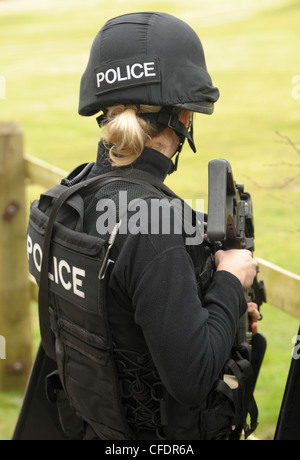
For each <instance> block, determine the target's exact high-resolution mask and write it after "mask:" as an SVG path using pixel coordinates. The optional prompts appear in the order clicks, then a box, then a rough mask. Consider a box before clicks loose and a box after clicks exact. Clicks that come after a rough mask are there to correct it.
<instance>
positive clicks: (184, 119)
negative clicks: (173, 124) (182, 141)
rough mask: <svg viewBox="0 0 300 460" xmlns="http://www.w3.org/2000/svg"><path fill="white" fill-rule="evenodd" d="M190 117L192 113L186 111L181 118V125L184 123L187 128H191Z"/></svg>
mask: <svg viewBox="0 0 300 460" xmlns="http://www.w3.org/2000/svg"><path fill="white" fill-rule="evenodd" d="M190 116H191V111H190V110H185V111H184V112H183V114H182V115H181V117H180V120H179V121H180V123H182V124H183V125H184V126H185V127H186V128H188V127H189V124H190Z"/></svg>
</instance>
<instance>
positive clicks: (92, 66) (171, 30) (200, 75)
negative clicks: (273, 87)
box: [79, 12, 219, 117]
mask: <svg viewBox="0 0 300 460" xmlns="http://www.w3.org/2000/svg"><path fill="white" fill-rule="evenodd" d="M218 98H219V91H218V89H217V88H215V87H214V86H213V84H212V80H211V77H210V75H209V73H208V71H207V67H206V62H205V56H204V51H203V47H202V44H201V42H200V40H199V38H198V36H197V34H196V33H195V32H194V31H193V29H192V28H191V27H190V26H189V25H187V24H186V23H185V22H183V21H182V20H180V19H177V18H175V17H173V16H170V15H168V14H164V13H151V12H146V13H132V14H127V15H124V16H119V17H117V18H114V19H111V20H110V21H108V22H107V23H106V24H105V25H104V27H103V28H102V29H101V30H100V32H99V33H98V35H97V36H96V38H95V40H94V43H93V46H92V49H91V54H90V59H89V63H88V66H87V69H86V71H85V73H84V74H83V76H82V80H81V88H80V103H79V114H80V115H83V116H87V117H89V116H92V115H95V114H96V113H98V112H100V111H101V110H103V109H105V107H110V106H113V105H116V104H124V105H125V104H144V105H153V106H163V107H181V108H183V109H187V110H191V111H193V112H200V113H204V114H211V113H213V110H214V103H215V102H216V101H217V100H218Z"/></svg>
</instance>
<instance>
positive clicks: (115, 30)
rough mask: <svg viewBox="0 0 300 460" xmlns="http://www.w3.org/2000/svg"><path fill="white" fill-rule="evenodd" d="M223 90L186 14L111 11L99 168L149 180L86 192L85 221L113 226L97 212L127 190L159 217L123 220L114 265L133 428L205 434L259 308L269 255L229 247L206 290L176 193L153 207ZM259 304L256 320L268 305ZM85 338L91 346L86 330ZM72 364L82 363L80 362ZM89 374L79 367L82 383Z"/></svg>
mask: <svg viewBox="0 0 300 460" xmlns="http://www.w3.org/2000/svg"><path fill="white" fill-rule="evenodd" d="M218 98H219V92H218V89H217V88H215V87H214V86H213V85H212V81H211V78H210V76H209V74H208V72H207V68H206V63H205V57H204V52H203V48H202V45H201V42H200V41H199V38H198V37H197V35H196V34H195V32H194V31H193V30H192V29H191V28H190V27H189V26H188V25H187V24H186V23H184V22H182V21H181V20H179V19H177V18H175V17H172V16H170V15H167V14H162V13H133V14H129V15H124V16H121V17H117V18H114V19H112V20H110V21H108V22H107V23H106V24H105V25H104V27H103V28H102V29H101V31H100V32H99V34H98V35H97V36H96V38H95V41H94V43H93V46H92V50H91V54H90V59H89V63H88V66H87V69H86V71H85V73H84V75H83V77H82V82H81V91H80V106H79V113H80V114H81V115H83V116H93V115H95V114H98V113H99V112H102V116H101V117H100V118H99V119H98V121H99V123H100V125H101V126H102V127H103V128H104V129H105V136H104V138H103V139H102V140H101V141H100V143H99V151H98V157H97V161H96V163H95V165H94V166H93V168H92V170H91V171H90V173H89V176H88V178H93V177H97V176H100V175H103V174H106V173H109V172H112V171H115V172H118V171H121V172H123V173H124V174H125V175H126V173H128V174H129V173H130V172H131V171H135V172H136V173H138V174H140V177H142V178H143V182H141V183H139V184H129V183H128V182H126V181H123V182H122V178H120V181H119V182H116V181H115V182H114V183H113V184H107V185H106V186H105V187H103V188H102V189H101V190H100V191H99V193H97V194H96V195H95V196H93V197H92V198H91V197H90V198H89V199H88V200H86V202H85V220H84V229H83V230H84V232H85V233H87V234H89V235H93V236H96V237H97V236H99V233H101V232H102V233H103V231H102V230H99V213H97V212H96V211H97V209H98V210H99V209H100V207H99V203H100V202H101V200H111V201H106V203H108V202H109V203H114V204H115V206H116V208H117V215H118V216H120V218H122V215H123V214H122V213H123V212H124V209H120V200H119V199H118V197H119V195H120V193H119V192H120V191H123V192H124V191H126V192H127V197H128V202H129V201H130V202H132V200H137V199H141V198H143V199H144V201H145V202H146V203H147V204H148V205H149V206H148V207H147V217H149V219H148V221H147V220H146V223H143V224H141V225H140V231H139V232H138V231H136V227H135V231H131V230H132V229H130V226H128V228H127V230H128V231H123V232H121V231H119V233H118V230H120V226H119V227H117V230H116V229H115V231H114V237H115V240H114V242H113V244H112V245H111V246H112V247H111V248H110V253H109V262H110V263H109V267H108V266H107V267H106V269H107V270H106V271H105V273H104V274H103V275H104V276H105V277H106V278H107V288H106V305H107V313H106V314H107V320H108V324H109V329H110V333H111V337H112V353H113V356H114V361H115V367H116V373H117V379H118V382H119V385H120V389H121V392H120V394H121V399H120V401H119V405H120V406H122V407H120V414H121V413H122V414H123V415H124V416H125V419H126V423H127V424H128V427H129V430H130V435H128V437H129V438H134V439H177V440H179V439H181V440H184V439H185V440H187V439H200V438H201V430H202V428H201V411H203V409H206V408H207V397H208V395H209V393H210V390H211V388H212V387H213V385H214V383H215V381H216V380H217V378H218V376H219V374H220V372H221V370H222V368H223V366H224V363H225V362H226V360H227V359H228V357H229V355H230V350H231V348H232V346H233V342H234V339H235V335H236V330H237V324H238V321H239V318H240V317H241V316H242V315H243V314H245V312H246V311H247V304H246V301H245V297H244V288H248V287H250V286H251V285H252V282H253V279H254V277H255V274H256V266H257V264H256V262H255V261H254V260H253V258H252V255H251V253H250V252H249V251H246V250H231V251H227V252H224V251H218V252H217V253H216V256H215V266H216V272H215V274H214V276H213V279H211V280H210V282H209V285H208V286H205V287H204V288H203V289H200V290H199V280H198V279H197V273H196V271H195V263H194V260H193V257H192V253H193V250H194V249H192V250H190V248H188V247H187V244H186V238H185V234H184V231H181V232H178V231H174V230H172V229H174V228H177V229H178V226H177V227H176V225H170V226H169V231H168V232H165V231H163V225H162V224H163V222H162V217H161V216H162V215H163V216H165V215H168V216H170V217H169V218H170V221H171V223H172V224H176V223H177V224H178V222H176V221H177V220H178V219H179V217H178V214H176V213H169V214H163V211H170V204H169V202H168V200H166V201H163V202H161V203H160V204H161V206H162V209H161V213H158V214H156V217H153V215H154V214H153V212H152V211H153V209H152V206H153V201H152V200H151V195H152V194H154V196H156V198H157V195H156V193H155V191H154V189H153V184H154V185H156V186H157V184H163V182H164V180H165V178H166V177H167V175H168V174H171V173H172V172H173V171H174V170H175V169H177V160H175V161H174V162H173V159H174V158H175V157H176V154H177V158H178V155H179V153H180V151H181V148H182V146H183V143H184V141H185V140H186V139H187V140H188V142H189V144H190V146H191V148H192V149H193V150H194V151H195V150H196V149H195V145H194V140H193V129H192V128H193V113H194V112H197V113H201V114H212V113H213V109H214V103H215V102H216V101H217V100H218ZM186 180H188V178H186ZM143 184H144V185H143ZM154 188H155V187H154ZM156 189H159V186H158V187H156ZM161 190H163V187H161ZM159 196H160V197H161V195H159ZM102 211H103V209H102ZM128 212H130V211H128ZM132 212H133V211H132V209H131V213H132ZM131 215H132V214H131ZM153 219H156V222H155V228H156V231H152V230H153V224H154V222H153ZM119 220H120V219H119ZM119 220H118V222H119ZM128 220H130V215H129V217H128V215H127V221H128ZM97 222H98V225H97ZM135 223H136V221H135ZM180 225H181V227H182V222H179V227H180ZM198 249H199V257H198V259H199V260H198V261H197V263H198V266H201V269H203V270H204V268H203V267H204V266H205V262H206V256H205V254H206V252H205V251H204V245H202V244H198ZM250 308H251V312H252V316H253V320H254V321H253V322H254V324H255V322H256V320H257V313H256V308H255V306H254V305H251V306H250ZM69 311H70V314H71V310H69ZM84 314H85V313H84V310H83V311H82V315H83V316H84ZM64 321H65V319H64ZM71 329H72V330H73V331H75V332H76V328H75V327H73V328H71V327H70V326H69V327H68V330H69V332H70V330H71ZM90 332H91V331H90ZM82 337H83V335H82ZM76 343H77V345H76V347H77V348H80V341H77V342H76ZM76 347H75V348H76ZM70 356H71V355H70ZM70 363H71V358H70ZM86 367H87V368H86V369H85V372H86V373H88V372H89V369H88V365H87V366H86ZM71 372H74V375H75V374H76V369H75V366H73V367H72V365H71V364H70V365H69V373H71ZM71 377H72V376H70V375H69V378H70V381H69V383H68V381H66V385H65V389H66V391H67V393H68V392H69V394H68V397H69V399H70V400H71V401H72V405H73V407H74V408H75V410H76V407H77V406H78V407H81V416H83V418H84V419H85V421H86V422H87V429H86V435H85V437H86V439H107V438H109V436H110V435H109V434H107V433H109V429H110V427H111V422H110V420H109V416H108V417H107V420H106V421H105V423H104V422H102V424H103V429H102V428H101V425H100V424H99V423H98V424H97V429H96V428H95V426H96V425H95V424H93V420H91V419H92V417H90V416H88V415H87V413H88V407H86V409H84V407H85V405H84V404H85V402H84V401H76V398H75V396H74V395H73V394H72V381H71V380H74V378H73V377H72V378H71ZM82 377H83V374H82V373H81V374H80V372H77V374H76V380H77V383H78V385H80V379H81V378H82ZM67 378H68V376H66V375H64V379H67ZM105 385H110V380H109V377H107V382H105V378H102V380H101V381H99V382H93V385H92V386H93V392H94V393H95V387H96V388H98V390H97V391H99V392H102V396H103V394H105V391H106V390H105V388H106V386H105ZM82 386H83V384H82ZM86 391H89V388H86ZM91 391H92V389H91ZM94 393H93V395H94ZM91 401H92V398H91V399H90V400H89V401H88V402H86V406H87V405H89V404H90V405H91V404H92V403H91ZM107 404H108V405H109V401H108V402H107ZM85 410H86V414H85V413H84V412H85ZM106 410H107V408H106ZM104 425H106V426H105V427H104Z"/></svg>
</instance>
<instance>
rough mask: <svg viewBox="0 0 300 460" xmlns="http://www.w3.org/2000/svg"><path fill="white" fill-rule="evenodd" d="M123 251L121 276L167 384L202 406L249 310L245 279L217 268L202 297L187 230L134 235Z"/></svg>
mask: <svg viewBox="0 0 300 460" xmlns="http://www.w3.org/2000/svg"><path fill="white" fill-rule="evenodd" d="M121 253H122V254H120V255H121V256H122V257H120V258H119V259H118V260H119V264H116V269H117V270H118V271H119V279H121V278H122V280H121V281H122V284H123V285H124V286H126V289H127V292H128V294H129V296H130V297H131V299H132V305H133V308H134V316H135V321H136V323H137V324H138V325H139V326H140V327H141V328H142V331H143V334H144V337H145V340H146V342H147V345H148V347H149V350H150V353H151V355H152V358H153V360H154V363H155V365H156V367H157V370H158V372H159V374H160V377H161V379H162V381H163V382H164V385H165V386H166V388H167V390H168V391H169V393H170V394H171V395H172V396H173V397H174V398H175V399H176V400H177V401H179V402H180V403H182V404H185V405H188V406H195V405H200V404H201V403H202V401H203V400H204V399H205V398H206V397H207V395H208V393H209V391H210V389H211V387H212V385H213V384H214V382H215V380H216V379H217V377H218V374H219V373H220V371H221V369H222V367H223V365H224V364H225V362H226V360H227V359H228V357H229V355H230V350H231V348H232V346H233V342H234V339H235V334H236V329H237V324H238V320H239V318H240V317H241V316H242V314H243V313H245V311H246V309H247V304H246V301H245V299H244V291H243V288H242V285H241V283H240V281H239V280H238V279H237V278H236V277H235V276H233V275H231V274H230V273H228V272H225V271H220V272H217V273H216V274H215V276H214V280H213V282H212V284H211V286H210V288H209V290H208V292H207V294H206V296H205V298H204V299H203V301H202V302H201V300H200V298H199V296H198V288H197V282H196V278H195V274H194V267H193V263H192V260H191V258H190V256H189V254H188V253H187V251H186V247H185V244H184V240H183V237H182V235H161V234H158V235H151V234H147V235H146V234H144V235H128V237H127V238H126V241H125V243H124V245H123V248H122V251H121ZM118 265H119V266H118Z"/></svg>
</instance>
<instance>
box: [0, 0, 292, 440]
mask: <svg viewBox="0 0 300 460" xmlns="http://www.w3.org/2000/svg"><path fill="white" fill-rule="evenodd" d="M142 10H143V11H162V12H167V13H170V14H174V15H175V16H178V17H179V18H181V19H183V20H185V21H187V22H188V23H189V24H190V25H191V26H192V27H193V28H194V29H195V30H196V32H197V33H198V35H199V37H200V38H201V40H202V42H203V46H204V49H205V53H206V59H207V66H208V69H209V71H210V73H211V75H212V78H213V82H214V84H215V85H216V86H218V87H219V89H220V92H221V98H220V100H219V102H218V103H217V105H216V110H215V114H214V115H213V116H212V117H208V116H204V115H198V116H197V117H196V122H195V139H196V145H197V148H198V153H197V155H194V154H193V153H192V152H191V151H190V150H189V149H188V147H185V149H184V151H183V154H182V155H181V159H180V168H179V172H178V173H177V174H175V175H173V177H170V178H169V179H168V185H169V186H171V187H172V188H173V189H174V190H175V191H176V192H177V193H178V194H180V195H181V196H183V197H184V198H186V199H191V198H204V199H206V198H207V187H208V184H207V164H208V162H209V161H210V160H212V159H214V158H226V159H227V160H229V161H230V163H231V164H232V167H233V171H234V176H235V179H236V180H237V181H238V182H242V183H245V186H246V191H249V192H250V193H251V195H252V198H253V201H254V206H255V208H254V211H255V223H256V255H257V256H258V257H261V258H264V259H266V260H268V261H270V262H272V263H274V264H277V265H279V266H281V267H283V268H285V269H287V270H290V271H293V272H295V273H297V274H298V275H299V274H300V258H299V234H300V219H299V211H300V199H299V197H300V193H299V192H300V169H299V167H300V133H299V111H300V88H298V87H297V82H300V76H299V79H297V75H300V60H299V54H300V50H299V43H300V27H299V25H300V3H299V1H298V0H228V1H226V2H222V1H221V0H209V1H208V0H194V1H192V0H190V1H189V2H186V1H183V0H177V1H176V0H173V1H169V0H166V1H158V0H157V1H155V0H153V1H150V0H149V1H148V0H146V1H143V2H141V1H136V0H126V1H123V0H114V2H104V1H102V0H85V1H79V0H72V1H71V0H63V1H61V0H0V76H3V77H4V78H5V81H6V99H3V100H0V121H8V120H17V121H19V122H20V123H21V125H22V127H23V129H24V133H25V142H26V144H25V145H26V152H27V153H30V154H31V155H34V156H36V157H38V158H40V159H42V160H44V161H47V162H49V163H51V164H53V165H55V166H58V167H60V168H62V169H65V170H71V169H72V168H73V167H75V166H77V164H79V163H82V162H86V161H94V160H95V155H96V149H97V142H98V140H99V137H100V133H99V130H98V128H97V124H96V121H95V120H93V119H85V118H82V117H80V116H79V115H78V114H77V107H78V95H79V83H80V78H81V75H82V73H83V71H84V69H85V66H86V64H87V60H88V56H89V50H90V46H91V43H92V40H93V38H94V36H95V35H96V33H97V32H98V31H99V29H100V27H102V25H103V24H104V23H105V21H106V20H108V19H109V18H111V17H113V16H117V15H119V14H125V13H129V12H132V11H142ZM0 97H1V93H0ZM36 194H37V190H34V191H32V190H30V192H29V197H30V199H33V198H34V197H35V196H34V195H36ZM284 288H285V287H284V286H282V289H284ZM32 312H33V318H34V323H36V306H35V305H33V306H32ZM298 325H299V321H298V320H297V319H295V318H292V317H290V316H288V315H286V314H283V313H282V312H280V311H278V310H276V309H274V308H273V307H271V306H269V305H267V306H265V307H264V321H263V322H262V323H261V325H260V330H261V331H262V332H263V333H264V334H265V335H266V336H267V339H268V343H269V347H268V352H267V356H266V358H265V362H264V366H263V370H262V372H261V376H260V379H259V384H258V387H257V391H256V397H257V401H258V404H259V409H260V414H261V416H260V425H259V428H258V430H257V432H256V435H257V437H259V438H260V439H272V437H273V435H274V430H275V426H276V421H277V417H278V412H279V409H280V403H281V400H282V395H283V391H284V387H285V383H286V378H287V373H288V369H289V365H290V360H291V351H292V344H291V341H292V337H293V336H295V335H296V334H297V330H298ZM0 327H1V325H0ZM0 332H1V330H0ZM37 343H38V332H35V347H36V345H37ZM21 401H22V395H21V394H18V393H6V394H0V439H9V438H10V437H11V434H12V431H13V427H14V424H15V420H16V417H17V415H18V411H19V408H20V404H21Z"/></svg>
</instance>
